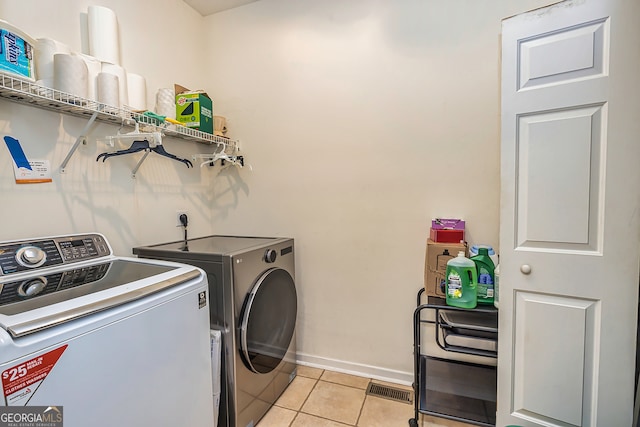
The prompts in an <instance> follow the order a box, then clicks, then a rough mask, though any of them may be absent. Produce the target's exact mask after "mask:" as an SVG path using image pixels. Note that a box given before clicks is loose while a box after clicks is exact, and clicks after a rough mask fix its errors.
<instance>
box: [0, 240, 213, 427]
mask: <svg viewBox="0 0 640 427" xmlns="http://www.w3.org/2000/svg"><path fill="white" fill-rule="evenodd" d="M0 272H1V274H0V380H1V382H2V390H3V393H2V398H1V399H0V406H43V407H51V406H55V407H57V408H60V409H61V411H62V414H63V416H64V425H69V426H99V427H113V426H118V425H120V426H125V425H130V426H166V427H170V426H171V427H173V426H177V425H190V426H207V427H210V426H213V406H212V399H211V395H212V382H211V358H210V355H211V350H210V340H209V310H208V295H207V293H208V292H207V289H208V288H207V280H206V276H205V275H204V273H203V271H202V270H200V269H198V268H195V267H193V266H187V265H183V264H177V263H170V262H161V261H151V260H139V259H137V258H123V257H115V256H113V254H112V251H111V248H110V246H109V244H108V242H107V241H106V239H105V237H104V236H102V235H100V234H82V235H72V236H62V237H48V238H39V239H29V240H20V241H13V242H0ZM203 373H205V375H203Z"/></svg>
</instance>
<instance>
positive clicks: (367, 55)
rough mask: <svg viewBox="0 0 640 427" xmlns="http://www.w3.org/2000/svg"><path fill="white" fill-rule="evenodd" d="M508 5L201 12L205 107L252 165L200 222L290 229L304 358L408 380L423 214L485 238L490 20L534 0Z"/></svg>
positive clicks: (270, 0)
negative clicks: (208, 93) (210, 105)
mask: <svg viewBox="0 0 640 427" xmlns="http://www.w3.org/2000/svg"><path fill="white" fill-rule="evenodd" d="M513 3H516V2H512V1H507V0H503V1H492V2H477V1H470V0H466V1H433V0H431V1H424V0H413V1H409V0H403V1H394V2H390V1H384V0H360V1H349V2H345V1H340V0H327V1H322V2H317V1H299V0H262V1H260V2H256V3H252V4H250V5H247V6H244V7H240V8H237V9H232V10H229V11H227V12H223V13H219V14H215V15H212V16H209V17H207V18H206V20H205V23H206V25H205V27H206V31H207V34H208V35H207V38H208V39H209V40H210V45H209V50H208V51H207V55H206V56H207V57H208V58H209V65H208V67H207V73H208V76H209V79H210V85H211V86H212V94H213V96H214V98H215V102H216V107H215V109H216V114H221V115H224V116H226V117H228V120H229V127H230V129H231V130H232V132H233V135H234V136H236V137H238V138H240V139H241V142H242V144H241V145H242V147H243V149H244V150H245V152H246V156H247V160H248V162H249V163H251V164H252V166H253V171H252V172H249V173H247V171H243V172H242V176H243V177H244V182H245V185H246V188H247V194H241V198H240V201H239V203H238V208H237V209H235V210H234V211H233V214H232V215H229V216H228V217H227V218H220V219H219V218H218V217H217V216H216V207H215V206H214V208H213V209H214V213H213V216H214V222H213V226H214V227H213V228H214V230H224V231H225V232H231V233H241V234H258V235H272V234H276V235H287V236H292V237H294V238H295V239H296V251H297V252H296V254H297V283H298V286H299V291H300V302H301V307H300V309H301V313H300V317H299V323H298V337H299V338H298V343H299V350H300V353H301V354H300V356H301V358H302V360H303V361H307V362H311V363H317V364H326V365H329V366H333V367H340V368H343V369H351V370H356V371H358V370H359V371H361V372H369V373H373V374H375V375H380V376H387V377H395V378H402V379H405V380H409V377H410V374H409V373H410V372H411V371H412V369H413V367H412V362H411V361H412V359H411V355H412V329H411V328H412V312H413V308H414V307H415V295H416V292H417V290H418V289H419V288H420V287H421V286H422V282H423V265H424V252H425V238H426V236H427V235H428V232H429V225H430V219H431V218H433V217H438V216H442V217H462V218H464V219H465V220H466V221H467V239H468V241H469V242H472V243H487V244H491V245H493V246H494V247H497V244H498V223H499V214H498V210H499V140H500V138H499V120H500V117H499V34H500V25H501V19H502V18H503V17H507V16H509V15H512V14H514V13H517V12H518V11H524V10H527V9H530V8H533V7H536V6H540V5H542V4H544V3H549V2H548V1H547V2H545V1H521V2H517V3H518V4H517V5H514V4H513ZM362 365H364V366H362Z"/></svg>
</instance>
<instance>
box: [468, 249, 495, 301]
mask: <svg viewBox="0 0 640 427" xmlns="http://www.w3.org/2000/svg"><path fill="white" fill-rule="evenodd" d="M471 261H473V262H474V263H475V265H476V272H477V274H478V292H477V293H478V304H493V297H494V292H493V291H494V284H495V275H494V274H495V273H494V272H495V268H496V267H495V265H494V264H493V260H492V259H491V257H490V256H489V249H487V248H479V249H478V255H476V256H473V257H471Z"/></svg>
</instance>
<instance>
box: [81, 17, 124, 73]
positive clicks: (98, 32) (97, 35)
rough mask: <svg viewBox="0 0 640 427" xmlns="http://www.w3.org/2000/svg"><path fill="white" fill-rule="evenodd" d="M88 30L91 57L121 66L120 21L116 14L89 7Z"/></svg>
mask: <svg viewBox="0 0 640 427" xmlns="http://www.w3.org/2000/svg"><path fill="white" fill-rule="evenodd" d="M87 30H88V33H89V53H90V54H91V56H94V57H96V58H98V59H99V60H101V61H105V62H111V63H112V64H120V45H119V42H118V19H117V18H116V14H115V12H114V11H113V10H111V9H108V8H106V7H102V6H89V13H88V16H87Z"/></svg>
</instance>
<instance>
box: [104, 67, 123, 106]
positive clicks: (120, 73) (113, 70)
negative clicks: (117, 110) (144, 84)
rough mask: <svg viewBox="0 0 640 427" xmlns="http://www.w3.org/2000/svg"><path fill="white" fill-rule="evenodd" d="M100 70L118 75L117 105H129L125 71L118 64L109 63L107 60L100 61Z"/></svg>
mask: <svg viewBox="0 0 640 427" xmlns="http://www.w3.org/2000/svg"><path fill="white" fill-rule="evenodd" d="M102 72H103V73H109V74H115V75H116V76H118V87H119V94H118V99H119V100H120V104H119V105H117V106H118V107H122V106H124V105H129V90H128V89H127V71H126V70H125V69H124V68H122V67H121V66H119V65H116V64H111V63H109V62H103V63H102Z"/></svg>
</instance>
